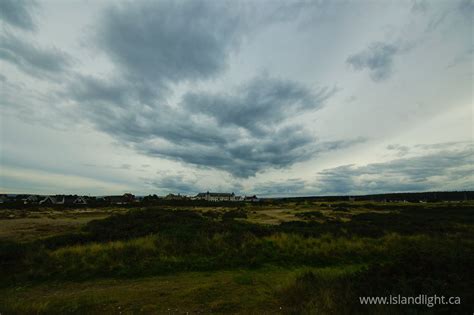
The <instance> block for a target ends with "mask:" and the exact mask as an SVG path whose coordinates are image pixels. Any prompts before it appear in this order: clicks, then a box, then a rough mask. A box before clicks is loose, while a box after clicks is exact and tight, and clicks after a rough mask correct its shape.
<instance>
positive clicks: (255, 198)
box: [244, 195, 260, 202]
mask: <svg viewBox="0 0 474 315" xmlns="http://www.w3.org/2000/svg"><path fill="white" fill-rule="evenodd" d="M244 201H251V202H257V201H260V199H259V198H257V196H256V195H253V196H245V198H244Z"/></svg>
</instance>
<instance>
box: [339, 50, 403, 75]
mask: <svg viewBox="0 0 474 315" xmlns="http://www.w3.org/2000/svg"><path fill="white" fill-rule="evenodd" d="M398 52H399V49H398V47H397V46H395V45H393V44H388V43H383V42H375V43H372V44H370V45H369V46H368V47H367V48H366V49H364V50H363V51H361V52H359V53H357V54H354V55H351V56H349V58H347V61H346V62H347V63H348V64H349V65H351V66H352V67H353V68H354V69H355V70H357V71H362V70H366V69H367V70H368V71H369V74H370V77H371V78H372V80H374V81H382V80H385V79H387V78H389V77H390V75H391V74H392V68H393V59H394V57H395V56H396V54H397V53H398Z"/></svg>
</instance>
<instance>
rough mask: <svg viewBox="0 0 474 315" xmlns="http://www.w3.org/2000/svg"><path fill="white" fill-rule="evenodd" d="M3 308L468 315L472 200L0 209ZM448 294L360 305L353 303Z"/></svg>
mask: <svg viewBox="0 0 474 315" xmlns="http://www.w3.org/2000/svg"><path fill="white" fill-rule="evenodd" d="M0 211H1V213H0V263H1V268H0V276H1V278H2V283H1V286H0V313H1V314H31V313H33V314H67V313H72V314H84V313H92V314H99V313H100V314H104V313H105V314H186V313H189V314H208V313H213V314H215V313H218V314H228V313H241V314H262V313H267V314H341V313H342V314H344V313H346V314H380V313H392V314H406V313H411V314H423V313H460V314H462V313H472V310H473V306H474V289H473V286H472V284H473V283H474V278H473V273H472V270H471V269H472V266H473V265H474V204H473V203H470V202H462V203H442V202H440V203H425V204H411V203H370V202H325V203H321V202H310V201H303V202H286V203H284V202H275V203H270V202H267V203H255V204H254V203H245V204H241V205H239V206H232V207H226V206H221V205H219V206H217V205H216V206H214V205H212V204H210V205H209V206H200V207H197V206H183V205H180V206H149V207H143V208H140V209H133V208H131V209H130V208H129V209H121V208H104V209H62V210H59V209H37V210H31V209H30V210H28V211H27V210H8V209H7V210H0ZM390 294H391V295H398V294H400V295H403V296H416V295H419V294H427V295H434V294H436V295H445V296H459V297H460V298H461V304H460V305H436V306H433V307H427V306H426V305H421V306H413V305H408V306H407V305H401V306H400V305H392V306H388V305H387V306H380V305H379V306H361V305H360V303H359V299H358V297H359V296H374V295H380V296H388V295H390Z"/></svg>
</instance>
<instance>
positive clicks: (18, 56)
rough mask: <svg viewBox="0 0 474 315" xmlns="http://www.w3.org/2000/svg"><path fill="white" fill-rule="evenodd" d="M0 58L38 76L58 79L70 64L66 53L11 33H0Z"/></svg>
mask: <svg viewBox="0 0 474 315" xmlns="http://www.w3.org/2000/svg"><path fill="white" fill-rule="evenodd" d="M0 59H2V60H4V61H7V62H9V63H11V64H13V65H15V66H16V67H17V68H18V69H20V70H22V71H24V72H26V73H28V74H31V75H33V76H36V77H39V78H49V79H59V78H57V75H59V74H61V73H62V72H64V71H65V70H66V69H67V68H68V66H69V65H70V64H71V59H70V57H69V56H68V55H66V54H65V53H63V52H61V51H60V50H58V49H55V48H51V49H47V48H42V47H38V46H36V45H34V44H33V43H29V42H27V41H23V40H20V39H19V38H17V37H14V36H13V35H11V34H5V35H0Z"/></svg>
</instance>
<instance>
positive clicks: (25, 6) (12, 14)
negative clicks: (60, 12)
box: [0, 0, 38, 31]
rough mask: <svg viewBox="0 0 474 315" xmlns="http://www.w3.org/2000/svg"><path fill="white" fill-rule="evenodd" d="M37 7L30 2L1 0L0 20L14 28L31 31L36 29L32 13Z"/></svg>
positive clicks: (34, 3)
mask: <svg viewBox="0 0 474 315" xmlns="http://www.w3.org/2000/svg"><path fill="white" fill-rule="evenodd" d="M37 7H38V5H37V3H36V1H32V0H1V1H0V19H1V20H3V21H4V22H5V23H8V24H10V25H12V26H14V27H17V28H20V29H23V30H26V31H33V30H35V29H36V24H35V21H34V11H35V10H36V9H37Z"/></svg>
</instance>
